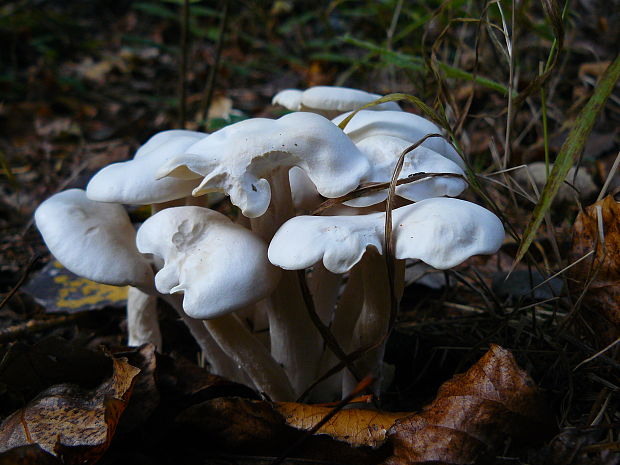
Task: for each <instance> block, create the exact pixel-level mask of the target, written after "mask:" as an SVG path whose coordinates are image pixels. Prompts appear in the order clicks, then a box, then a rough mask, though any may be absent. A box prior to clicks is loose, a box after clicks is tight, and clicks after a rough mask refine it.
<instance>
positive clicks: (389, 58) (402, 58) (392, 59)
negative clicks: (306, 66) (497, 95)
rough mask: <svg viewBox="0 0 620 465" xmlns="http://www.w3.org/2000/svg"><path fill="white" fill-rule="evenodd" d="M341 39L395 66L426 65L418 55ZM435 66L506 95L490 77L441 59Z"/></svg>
mask: <svg viewBox="0 0 620 465" xmlns="http://www.w3.org/2000/svg"><path fill="white" fill-rule="evenodd" d="M342 40H343V41H344V42H346V43H348V44H351V45H355V46H357V47H361V48H365V49H366V50H370V51H372V52H376V53H377V54H378V55H379V56H380V57H381V58H382V59H383V60H385V61H386V62H387V63H390V64H393V65H395V66H400V67H402V68H408V69H413V70H414V71H420V70H423V69H424V67H425V66H426V65H425V63H424V60H423V59H422V58H421V57H418V56H414V55H406V54H403V53H399V52H394V51H393V50H388V49H387V48H384V47H380V46H378V45H375V44H373V43H371V42H366V41H364V40H359V39H355V38H354V37H351V36H344V37H343V39H342ZM437 66H438V67H439V69H441V70H442V71H443V72H444V73H445V74H446V77H448V78H454V79H461V80H464V81H474V82H475V83H476V84H480V85H481V86H484V87H487V88H489V89H492V90H495V91H497V92H501V93H502V94H504V95H508V88H507V87H506V86H504V85H502V84H500V83H499V82H495V81H493V80H492V79H488V78H485V77H482V76H474V75H473V74H472V73H470V72H467V71H463V70H462V69H459V68H457V67H455V66H451V65H448V64H446V63H443V62H441V61H438V62H437Z"/></svg>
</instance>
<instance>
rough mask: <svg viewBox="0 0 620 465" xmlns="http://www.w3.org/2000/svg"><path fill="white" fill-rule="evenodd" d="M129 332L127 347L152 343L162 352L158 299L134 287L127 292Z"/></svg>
mask: <svg viewBox="0 0 620 465" xmlns="http://www.w3.org/2000/svg"><path fill="white" fill-rule="evenodd" d="M127 332H128V341H127V345H129V346H131V347H137V346H141V345H142V344H146V343H151V344H153V345H154V346H155V349H156V350H158V351H161V348H162V341H161V331H160V330H159V320H158V318H157V297H156V296H154V295H152V294H147V293H145V292H143V291H141V290H140V289H138V288H136V287H132V286H130V287H129V291H128V292H127Z"/></svg>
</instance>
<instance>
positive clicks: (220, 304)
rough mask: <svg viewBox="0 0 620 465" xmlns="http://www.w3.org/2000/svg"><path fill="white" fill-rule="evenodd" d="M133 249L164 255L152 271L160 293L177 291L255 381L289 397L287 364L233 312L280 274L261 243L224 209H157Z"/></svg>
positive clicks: (270, 392) (188, 310)
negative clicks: (283, 366) (232, 313)
mask: <svg viewBox="0 0 620 465" xmlns="http://www.w3.org/2000/svg"><path fill="white" fill-rule="evenodd" d="M137 244H138V249H139V250H140V251H141V252H143V253H146V254H153V255H155V256H157V257H159V258H161V259H163V260H164V266H163V268H161V269H160V270H159V272H158V273H157V275H156V276H155V284H156V286H157V289H158V290H159V291H160V292H161V293H163V294H174V293H180V292H182V293H183V294H184V297H183V309H184V311H185V313H186V314H187V315H188V316H190V317H191V318H196V319H201V320H204V325H205V326H206V327H207V329H208V330H209V332H210V334H211V336H212V337H213V338H214V339H215V340H216V341H217V343H218V345H219V346H220V348H221V349H222V350H223V351H224V352H225V353H226V355H228V356H229V357H230V358H232V359H233V360H234V361H235V362H236V363H237V364H238V365H239V366H240V367H241V368H242V369H243V370H245V372H246V373H247V374H248V375H249V376H250V378H251V379H252V381H253V382H254V384H255V385H256V387H257V388H258V389H259V390H261V391H265V392H267V394H268V395H269V396H271V397H272V398H274V399H278V400H290V399H292V398H293V396H294V395H293V390H292V388H291V386H290V383H289V381H288V378H287V376H286V374H285V372H284V370H283V369H282V368H281V367H280V366H279V365H278V363H277V362H276V361H275V360H274V359H273V358H272V357H271V356H270V354H269V352H268V350H267V349H266V348H265V346H263V345H262V343H261V342H260V341H259V340H258V339H256V338H255V337H254V336H253V335H252V334H251V333H250V331H249V330H248V329H247V328H246V327H245V325H244V324H243V323H242V322H241V321H240V320H239V319H238V318H236V317H235V316H234V315H231V312H233V311H235V310H240V309H242V308H244V307H247V306H248V305H251V304H254V303H256V302H258V301H259V300H262V299H263V298H265V297H267V296H268V295H269V294H270V293H271V292H272V291H273V289H274V288H275V286H276V285H277V283H278V278H279V274H280V273H279V272H278V270H277V269H276V268H275V267H273V266H272V265H271V264H270V263H269V262H268V261H267V258H266V253H265V252H266V248H267V246H266V245H265V243H264V242H263V241H262V240H261V239H260V238H258V237H257V236H256V235H254V234H253V233H252V232H251V231H248V230H247V229H245V228H243V227H242V226H239V225H237V224H235V223H233V222H232V221H231V220H230V219H229V218H228V217H226V216H224V215H222V214H221V213H218V212H215V211H212V210H208V209H206V208H202V207H191V206H187V207H175V208H167V209H165V210H162V211H160V212H158V213H156V214H155V215H153V216H152V217H150V218H149V219H148V220H146V221H145V222H144V223H143V224H142V226H141V227H140V229H139V230H138V235H137Z"/></svg>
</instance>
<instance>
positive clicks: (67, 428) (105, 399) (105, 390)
mask: <svg viewBox="0 0 620 465" xmlns="http://www.w3.org/2000/svg"><path fill="white" fill-rule="evenodd" d="M139 371H140V370H139V369H137V368H135V367H133V366H132V365H130V364H129V363H128V362H127V360H126V359H122V358H121V359H116V358H115V359H113V374H112V377H111V378H110V379H108V380H107V381H105V382H104V383H102V384H101V385H100V386H99V387H98V388H96V389H94V390H85V389H82V388H80V387H77V386H74V385H68V384H59V385H55V386H52V387H50V388H48V389H46V390H44V391H43V392H41V393H40V394H39V396H37V397H36V398H35V399H34V400H33V401H31V402H30V403H29V404H28V405H27V406H26V407H24V408H22V409H20V410H18V411H16V412H14V413H13V414H12V415H10V416H9V417H8V418H6V419H5V420H4V422H3V423H2V425H0V451H6V450H9V449H11V448H15V447H19V446H24V445H28V444H37V445H39V446H40V447H41V448H42V449H43V450H44V451H47V452H49V453H51V454H54V455H57V456H58V457H61V458H62V461H63V463H65V464H72V463H82V464H90V463H95V462H96V461H97V460H98V459H99V458H100V457H101V455H102V454H103V453H104V452H105V450H106V449H107V448H108V446H109V444H110V441H111V439H112V437H113V435H114V432H115V430H116V426H117V425H118V422H119V420H120V417H121V415H122V413H123V411H124V410H125V407H126V405H127V402H128V400H129V397H130V396H131V392H132V387H133V383H134V378H135V377H136V375H137V374H138V372H139Z"/></svg>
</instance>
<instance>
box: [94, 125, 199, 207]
mask: <svg viewBox="0 0 620 465" xmlns="http://www.w3.org/2000/svg"><path fill="white" fill-rule="evenodd" d="M206 136H207V134H204V133H201V132H195V131H185V130H180V129H178V130H173V131H164V132H161V133H158V134H156V135H155V136H153V137H151V139H149V140H148V141H147V142H146V144H144V145H143V146H142V147H140V149H138V151H137V152H136V155H135V157H134V158H133V159H132V160H129V161H125V162H120V163H113V164H111V165H108V166H106V167H105V168H103V169H101V170H100V171H99V172H98V173H97V174H95V176H93V178H92V179H91V180H90V182H89V183H88V186H87V188H86V193H87V195H88V198H89V199H91V200H96V201H99V202H115V203H125V204H137V205H149V204H159V203H163V202H168V201H171V200H176V199H182V198H183V197H187V196H189V195H191V193H192V190H193V189H194V188H195V187H196V185H197V184H198V183H197V182H196V181H195V180H180V179H174V178H165V179H156V177H155V173H156V172H157V170H158V169H159V167H160V166H161V165H163V164H164V163H166V161H168V160H169V159H171V158H172V157H174V156H176V155H179V154H182V153H184V152H185V150H186V149H187V148H188V147H189V146H191V145H192V144H194V143H195V142H196V141H198V140H200V139H203V138H205V137H206Z"/></svg>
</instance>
